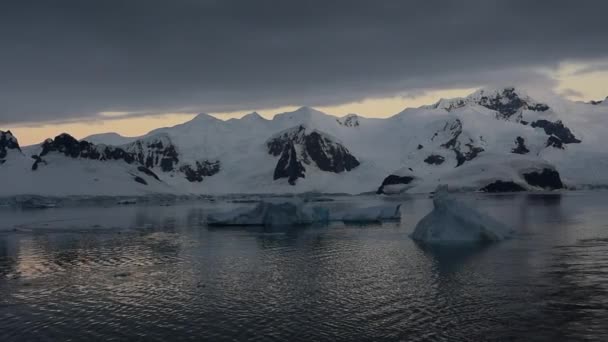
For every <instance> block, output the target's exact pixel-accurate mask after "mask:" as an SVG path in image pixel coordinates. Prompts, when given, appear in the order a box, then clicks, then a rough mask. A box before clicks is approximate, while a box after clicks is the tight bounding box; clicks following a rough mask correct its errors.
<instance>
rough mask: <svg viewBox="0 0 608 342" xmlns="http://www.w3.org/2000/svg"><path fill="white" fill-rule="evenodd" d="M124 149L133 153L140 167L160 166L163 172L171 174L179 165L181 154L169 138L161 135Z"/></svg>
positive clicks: (133, 143) (131, 144)
mask: <svg viewBox="0 0 608 342" xmlns="http://www.w3.org/2000/svg"><path fill="white" fill-rule="evenodd" d="M124 148H125V150H127V151H129V152H131V153H133V155H134V157H135V158H136V159H137V162H138V163H139V164H140V165H143V166H145V167H147V168H154V167H157V166H158V167H160V169H161V170H162V171H163V172H171V171H173V170H175V166H176V165H177V164H178V163H179V154H178V153H177V150H176V149H175V146H173V144H172V143H171V140H170V139H169V137H168V136H164V135H159V136H154V137H150V138H147V139H146V140H137V141H134V142H132V143H130V144H127V145H125V146H124Z"/></svg>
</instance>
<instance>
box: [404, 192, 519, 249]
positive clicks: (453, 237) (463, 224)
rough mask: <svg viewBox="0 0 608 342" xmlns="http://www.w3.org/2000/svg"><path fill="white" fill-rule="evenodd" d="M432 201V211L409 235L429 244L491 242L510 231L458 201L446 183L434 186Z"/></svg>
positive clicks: (505, 236) (507, 234) (504, 236)
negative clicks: (450, 192) (435, 187)
mask: <svg viewBox="0 0 608 342" xmlns="http://www.w3.org/2000/svg"><path fill="white" fill-rule="evenodd" d="M433 205H434V209H433V211H432V212H431V213H429V214H428V215H426V216H425V217H424V218H422V220H420V222H418V224H417V225H416V228H415V230H414V232H413V233H412V235H411V237H412V239H414V240H416V241H420V242H425V243H430V244H454V243H456V244H458V243H475V242H493V241H500V240H503V239H505V238H507V237H508V236H509V235H510V234H511V233H512V231H511V230H510V229H509V228H507V227H506V226H504V225H503V224H502V223H500V222H498V221H496V220H495V219H493V218H491V217H489V216H487V215H484V214H482V213H480V212H478V211H477V210H475V209H473V208H470V207H468V206H466V205H464V204H462V203H460V202H458V201H457V200H456V199H455V198H454V197H453V196H452V195H450V194H449V193H448V192H447V186H441V185H440V186H439V187H438V188H437V190H435V195H434V197H433Z"/></svg>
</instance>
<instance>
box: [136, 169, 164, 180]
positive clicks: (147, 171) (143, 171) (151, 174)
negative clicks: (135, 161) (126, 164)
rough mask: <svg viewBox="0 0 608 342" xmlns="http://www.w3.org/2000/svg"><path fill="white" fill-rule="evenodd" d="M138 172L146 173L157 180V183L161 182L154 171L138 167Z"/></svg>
mask: <svg viewBox="0 0 608 342" xmlns="http://www.w3.org/2000/svg"><path fill="white" fill-rule="evenodd" d="M137 171H139V172H141V173H144V174H146V175H148V176H150V177H152V178H154V179H156V180H157V181H160V179H159V178H158V176H157V175H156V173H154V172H152V170H150V169H148V168H147V167H145V166H138V167H137Z"/></svg>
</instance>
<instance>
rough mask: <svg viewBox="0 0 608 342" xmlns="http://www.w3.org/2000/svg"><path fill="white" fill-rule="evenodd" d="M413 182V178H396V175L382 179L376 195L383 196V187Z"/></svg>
mask: <svg viewBox="0 0 608 342" xmlns="http://www.w3.org/2000/svg"><path fill="white" fill-rule="evenodd" d="M414 180H415V178H414V177H413V176H398V175H389V176H388V177H386V178H384V180H383V181H382V185H380V187H379V188H378V190H377V191H376V193H377V194H385V193H386V192H385V187H387V186H389V185H408V184H410V183H412V182H413V181H414Z"/></svg>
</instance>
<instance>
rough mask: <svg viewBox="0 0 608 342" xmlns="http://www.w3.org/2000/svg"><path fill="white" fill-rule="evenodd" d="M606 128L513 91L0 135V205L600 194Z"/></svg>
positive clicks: (596, 116)
mask: <svg viewBox="0 0 608 342" xmlns="http://www.w3.org/2000/svg"><path fill="white" fill-rule="evenodd" d="M604 102H606V101H604ZM607 124H608V107H607V106H606V105H605V103H600V102H597V103H575V102H569V101H565V100H560V101H555V103H544V102H541V101H537V100H535V99H533V98H532V97H530V96H528V95H526V94H525V93H524V92H522V91H520V90H519V89H515V88H511V87H509V88H502V89H493V90H492V89H484V90H479V91H477V92H475V93H473V94H471V95H470V96H467V97H465V98H456V99H442V100H440V101H438V102H437V103H435V104H432V105H428V106H423V107H420V108H410V109H406V110H404V111H403V112H401V113H398V114H396V115H394V116H392V117H390V118H387V119H372V118H365V117H361V116H358V115H356V114H349V115H346V116H344V117H341V118H340V117H335V116H332V115H328V114H325V113H322V112H319V111H317V110H315V109H312V108H308V107H302V108H300V109H298V110H296V111H294V112H287V113H281V114H277V115H276V116H275V117H274V118H273V119H272V120H267V119H264V118H263V117H261V116H260V115H259V114H257V113H251V114H248V115H245V116H244V117H242V118H241V119H230V120H226V121H223V120H220V119H217V118H215V117H213V116H210V115H207V114H200V115H198V116H197V117H195V118H194V119H192V120H191V121H189V122H186V123H183V124H180V125H177V126H174V127H167V128H160V129H157V130H154V131H152V132H150V133H148V134H146V135H144V136H141V137H137V138H126V137H121V136H119V135H117V134H113V133H108V134H100V135H95V136H91V137H89V138H85V139H83V140H80V141H78V140H76V139H74V138H73V137H71V136H70V135H68V134H62V135H59V136H57V137H55V138H54V139H48V140H46V141H45V142H43V143H42V144H40V145H36V146H28V147H23V148H20V147H19V144H18V142H17V139H16V138H15V137H14V136H13V135H12V134H11V133H10V131H9V132H1V131H0V179H2V180H3V181H2V182H3V184H2V186H1V187H0V196H9V195H18V194H41V195H79V194H82V195H85V194H86V195H131V194H133V195H135V194H150V193H174V194H226V193H300V192H311V191H312V192H322V193H362V192H372V191H377V192H379V193H397V192H402V191H409V192H428V191H432V190H433V189H434V188H435V187H436V186H437V184H439V183H447V184H449V185H450V187H451V188H459V189H462V190H482V191H491V192H494V191H519V190H541V189H560V188H564V187H566V188H578V187H588V186H607V185H608V152H606V149H605V146H606V143H608V137H606V136H605V134H604V129H605V127H608V125H607Z"/></svg>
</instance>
